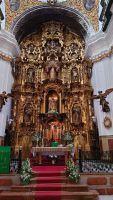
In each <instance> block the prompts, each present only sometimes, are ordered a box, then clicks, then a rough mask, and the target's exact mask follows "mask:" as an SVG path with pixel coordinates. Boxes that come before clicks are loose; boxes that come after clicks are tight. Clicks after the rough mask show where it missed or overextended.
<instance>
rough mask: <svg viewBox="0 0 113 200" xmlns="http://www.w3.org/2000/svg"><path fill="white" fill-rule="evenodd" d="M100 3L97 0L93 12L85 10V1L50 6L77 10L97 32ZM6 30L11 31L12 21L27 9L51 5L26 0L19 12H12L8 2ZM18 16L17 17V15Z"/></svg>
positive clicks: (79, 0) (7, 0)
mask: <svg viewBox="0 0 113 200" xmlns="http://www.w3.org/2000/svg"><path fill="white" fill-rule="evenodd" d="M98 1H99V0H95V6H94V8H93V9H92V10H91V11H87V10H86V9H85V8H84V4H83V0H68V1H65V2H61V3H56V4H55V5H50V6H51V7H54V6H56V5H58V6H59V8H60V7H63V6H64V7H69V8H70V9H72V8H73V9H77V10H79V11H80V12H81V13H82V14H83V15H84V16H86V17H87V18H88V19H89V20H90V22H91V24H92V25H93V28H94V29H95V31H98V25H99V24H98ZM5 4H6V29H7V30H9V29H10V27H11V24H12V21H13V20H15V19H16V18H15V16H16V17H19V16H20V15H21V14H22V13H24V12H25V11H26V10H27V9H29V8H32V7H33V6H34V7H35V6H44V5H45V6H46V5H49V4H47V3H45V2H39V1H37V0H36V1H35V0H34V1H32V0H24V1H22V0H21V1H20V7H19V9H18V10H17V11H11V10H10V5H9V0H6V2H5ZM15 14H16V15H15Z"/></svg>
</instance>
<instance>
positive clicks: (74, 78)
mask: <svg viewBox="0 0 113 200" xmlns="http://www.w3.org/2000/svg"><path fill="white" fill-rule="evenodd" d="M71 80H72V82H78V69H77V68H76V67H75V68H73V69H72V71H71Z"/></svg>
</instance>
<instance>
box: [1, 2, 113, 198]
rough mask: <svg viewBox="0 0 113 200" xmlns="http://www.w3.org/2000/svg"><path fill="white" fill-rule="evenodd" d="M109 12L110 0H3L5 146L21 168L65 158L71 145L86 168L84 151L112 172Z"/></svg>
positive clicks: (111, 26) (112, 69) (112, 25)
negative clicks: (27, 161) (24, 164)
mask: <svg viewBox="0 0 113 200" xmlns="http://www.w3.org/2000/svg"><path fill="white" fill-rule="evenodd" d="M112 13H113V2H112V0H79V1H78V0H24V1H22V0H5V1H4V0H1V1H0V81H1V84H0V147H1V149H0V152H2V151H3V147H10V149H11V157H12V158H15V159H18V158H19V164H18V167H17V168H18V170H19V167H20V168H21V166H22V160H25V159H26V158H28V157H29V158H31V157H32V158H31V159H33V160H34V159H35V165H36V162H37V163H38V166H41V165H43V163H44V161H43V157H44V158H45V162H47V160H50V162H49V161H48V163H49V164H44V165H46V166H47V165H50V164H52V165H55V166H57V160H58V159H56V160H54V159H52V157H55V156H56V158H57V157H60V156H61V155H64V158H62V156H61V160H60V159H59V161H58V163H60V164H61V163H62V162H64V165H65V164H66V162H67V161H68V159H69V158H70V155H69V154H70V152H71V154H73V152H72V151H74V155H72V157H73V159H74V161H75V160H78V164H79V169H80V172H81V173H82V172H88V173H90V172H92V171H91V170H92V169H93V167H92V165H93V164H92V163H90V164H87V165H86V163H85V161H84V164H83V163H82V162H81V160H82V159H84V160H85V159H86V158H87V159H88V160H90V159H92V160H95V159H97V160H98V159H101V162H100V160H99V162H100V163H101V164H100V165H101V166H102V159H104V163H105V160H106V159H107V162H108V160H109V162H110V164H109V163H108V164H109V166H108V167H106V169H104V172H105V170H107V172H108V171H109V172H113V166H112V163H113V157H112V156H113V67H112V66H113V36H112V35H113V16H112ZM4 155H5V154H4ZM34 155H35V156H34ZM37 155H38V156H37ZM88 156H89V157H88ZM1 157H2V156H1ZM17 157H18V158H17ZM33 157H35V158H33ZM12 158H11V159H12ZM50 158H51V159H50ZM2 159H3V158H0V162H1V163H2ZM38 159H39V161H37V160H38ZM63 159H64V160H63ZM12 162H13V161H12ZM60 164H58V165H60ZM90 165H91V166H90ZM10 166H11V164H10ZM81 166H82V167H81ZM89 166H90V167H89ZM95 166H96V168H95V170H97V168H99V164H98V165H97V161H96V164H95ZM91 167H92V168H91ZM0 168H2V164H0ZM87 168H88V169H89V168H90V169H89V171H87ZM13 170H14V169H13ZM13 170H12V171H13ZM18 170H17V171H18ZM38 170H39V168H38ZM1 171H2V170H1ZM39 171H40V170H39ZM18 172H19V171H18ZM94 172H96V171H94ZM98 172H99V173H100V172H103V171H101V169H100V171H99V170H98ZM0 173H1V172H0ZM40 173H41V172H40ZM1 174H3V173H1ZM0 176H1V175H0ZM83 176H84V175H83ZM106 176H107V175H106ZM112 176H113V175H111V179H110V183H111V185H112V182H113V178H112ZM104 178H105V177H104ZM0 179H1V178H0ZM87 179H88V176H87ZM89 179H90V178H89ZM84 180H86V179H85V178H84V179H83V183H85V182H84ZM87 181H88V180H87ZM14 182H15V181H14ZM96 184H97V185H98V183H96ZM89 185H90V184H89ZM0 187H1V184H0ZM68 187H69V185H68ZM111 188H112V186H111ZM94 189H95V188H94ZM96 189H97V188H96ZM16 190H17V189H15V191H16ZM19 190H20V189H19V188H18V191H19ZM21 190H23V189H22V188H21ZM100 190H101V187H100ZM26 191H27V189H26ZM105 191H107V190H105ZM0 192H1V189H0ZM98 192H99V194H100V195H101V194H103V192H100V191H99V190H98ZM106 194H109V192H106ZM47 195H48V194H47ZM73 195H74V194H73ZM92 195H93V197H91V199H92V200H93V199H95V200H97V199H98V195H97V193H93V194H92ZM104 195H105V194H104ZM111 195H113V190H112V192H111ZM64 196H65V195H64ZM64 196H63V197H62V198H61V197H60V198H59V197H58V200H61V199H64V200H67V199H70V200H74V199H77V200H79V199H82V198H83V197H79V198H78V197H76V198H75V196H71V197H70V196H69V198H68V197H64ZM94 196H95V197H94ZM52 197H53V196H52ZM11 198H12V199H14V200H15V198H14V197H13V196H12V197H11ZM22 198H23V197H22ZM27 198H28V196H27ZM27 198H25V197H24V198H23V200H27ZM33 198H34V197H29V200H32V199H33ZM48 198H49V199H48V200H51V198H50V197H48ZM53 198H54V197H53ZM100 198H101V197H100ZM0 199H1V200H7V199H9V197H7V195H6V196H4V194H3V196H0ZM34 199H36V200H37V199H39V200H43V199H44V197H43V198H42V197H40V196H39V198H38V197H35V198H34ZM86 199H88V197H86Z"/></svg>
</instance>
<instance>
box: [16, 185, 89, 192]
mask: <svg viewBox="0 0 113 200" xmlns="http://www.w3.org/2000/svg"><path fill="white" fill-rule="evenodd" d="M43 190H44V191H69V192H80V191H82V192H88V186H87V185H80V184H59V183H51V184H50V183H49V184H48V183H40V184H30V185H26V186H12V191H43Z"/></svg>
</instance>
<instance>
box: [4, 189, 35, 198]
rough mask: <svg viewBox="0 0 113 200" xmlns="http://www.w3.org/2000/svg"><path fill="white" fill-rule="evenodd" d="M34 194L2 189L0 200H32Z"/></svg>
mask: <svg viewBox="0 0 113 200" xmlns="http://www.w3.org/2000/svg"><path fill="white" fill-rule="evenodd" d="M34 196H35V195H34V194H33V193H32V192H11V191H4V192H1V193H0V200H20V199H21V200H33V198H34Z"/></svg>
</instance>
